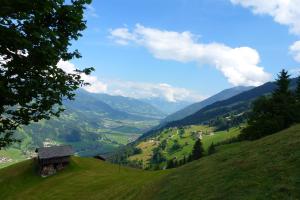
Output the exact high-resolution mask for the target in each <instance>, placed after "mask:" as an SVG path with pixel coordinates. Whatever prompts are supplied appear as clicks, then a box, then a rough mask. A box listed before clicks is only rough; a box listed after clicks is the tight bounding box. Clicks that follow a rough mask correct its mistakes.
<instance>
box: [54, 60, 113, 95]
mask: <svg viewBox="0 0 300 200" xmlns="http://www.w3.org/2000/svg"><path fill="white" fill-rule="evenodd" d="M57 67H59V68H61V69H62V70H64V71H65V72H66V73H69V74H71V73H74V71H75V70H76V67H75V65H74V64H73V63H71V62H69V61H63V60H60V61H59V62H58V63H57ZM81 78H82V79H83V80H84V81H85V82H87V83H90V85H88V86H84V87H83V89H85V90H87V91H88V92H91V93H101V92H105V91H106V90H107V85H106V84H105V83H103V82H101V81H100V80H99V79H98V78H97V77H96V76H91V75H86V74H81Z"/></svg>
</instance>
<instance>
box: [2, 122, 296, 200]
mask: <svg viewBox="0 0 300 200" xmlns="http://www.w3.org/2000/svg"><path fill="white" fill-rule="evenodd" d="M299 147H300V125H296V126H293V127H291V128H289V129H287V130H284V131H281V132H279V133H276V134H273V135H270V136H267V137H265V138H262V139H259V140H256V141H244V142H238V143H234V144H225V145H222V146H219V147H217V152H216V153H215V154H212V155H210V156H205V157H204V158H202V159H200V160H197V161H193V162H191V163H188V164H186V165H184V166H182V167H179V168H175V169H170V170H159V171H144V170H140V169H133V168H128V167H119V166H118V165H113V164H110V163H107V162H102V161H99V160H97V159H93V158H80V157H73V158H72V163H71V165H70V166H69V167H68V169H66V170H65V171H63V172H60V173H58V174H56V175H54V176H52V177H49V178H46V179H44V178H41V177H40V176H38V175H37V174H36V172H35V168H34V162H33V160H27V161H24V162H20V163H18V164H14V165H12V166H10V167H7V168H5V169H2V170H0V177H1V179H0V184H1V187H0V199H7V200H11V199H22V200H27V199H45V200H47V199H54V198H55V199H57V198H60V197H61V194H64V196H63V197H64V198H63V199H66V200H68V199H74V196H76V198H79V199H82V198H86V197H87V196H89V199H124V198H126V199H143V200H147V199H220V198H222V199H298V198H300V192H299V187H300V181H299V177H300V172H299V167H300V159H299V158H300V148H299ZM262 166H263V167H262ZM286 166H288V167H286ZM49 188H51V190H49Z"/></svg>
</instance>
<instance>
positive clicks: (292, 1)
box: [230, 0, 300, 35]
mask: <svg viewBox="0 0 300 200" xmlns="http://www.w3.org/2000/svg"><path fill="white" fill-rule="evenodd" d="M230 1H231V2H232V3H233V4H237V5H241V6H243V7H246V8H250V9H251V10H252V12H253V13H254V14H267V15H270V16H272V17H273V19H274V21H275V22H277V23H279V24H283V25H287V26H288V27H289V28H290V32H291V33H293V34H296V35H300V1H299V0H265V1H263V0H230Z"/></svg>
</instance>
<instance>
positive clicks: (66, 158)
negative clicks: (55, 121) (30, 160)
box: [35, 145, 74, 176]
mask: <svg viewBox="0 0 300 200" xmlns="http://www.w3.org/2000/svg"><path fill="white" fill-rule="evenodd" d="M35 152H36V153H38V158H37V160H38V167H39V173H40V174H41V176H49V175H52V174H55V173H56V172H57V171H59V170H62V169H63V168H64V167H65V166H66V165H68V164H69V162H70V156H71V155H73V154H74V151H73V148H72V146H70V145H65V146H52V147H42V148H37V149H36V150H35Z"/></svg>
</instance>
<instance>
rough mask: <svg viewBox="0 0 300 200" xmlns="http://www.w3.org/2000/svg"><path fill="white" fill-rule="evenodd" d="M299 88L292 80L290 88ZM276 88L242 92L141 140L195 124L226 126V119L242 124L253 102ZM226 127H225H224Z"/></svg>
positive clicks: (161, 128) (263, 86) (265, 87)
mask: <svg viewBox="0 0 300 200" xmlns="http://www.w3.org/2000/svg"><path fill="white" fill-rule="evenodd" d="M296 86H297V79H296V78H295V79H292V80H291V85H290V88H291V89H292V90H294V89H295V88H296ZM275 88H276V84H275V82H268V83H265V84H263V85H261V86H258V87H255V88H253V89H250V90H248V91H245V92H242V93H240V94H238V95H235V96H233V97H231V98H229V99H226V100H223V101H218V102H215V103H213V104H210V105H208V106H205V107H204V108H202V109H200V110H198V111H196V112H195V113H194V114H192V115H189V116H187V117H185V118H183V119H180V120H177V121H172V122H169V123H166V124H164V125H159V126H157V127H156V128H153V129H152V130H150V131H148V132H146V133H145V134H143V135H142V136H141V137H140V140H142V139H144V138H147V137H149V136H151V135H153V134H157V133H158V132H160V131H162V130H164V129H165V128H169V127H178V126H186V125H194V124H210V125H213V126H216V124H218V123H222V124H224V120H226V118H230V121H232V122H234V121H237V123H240V122H241V121H242V120H244V119H245V114H246V113H247V112H248V111H249V110H250V108H251V104H252V102H253V101H254V100H255V99H257V98H258V97H260V96H263V95H268V94H270V93H271V92H273V91H274V90H275ZM225 124H226V122H225ZM223 127H224V126H223Z"/></svg>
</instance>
